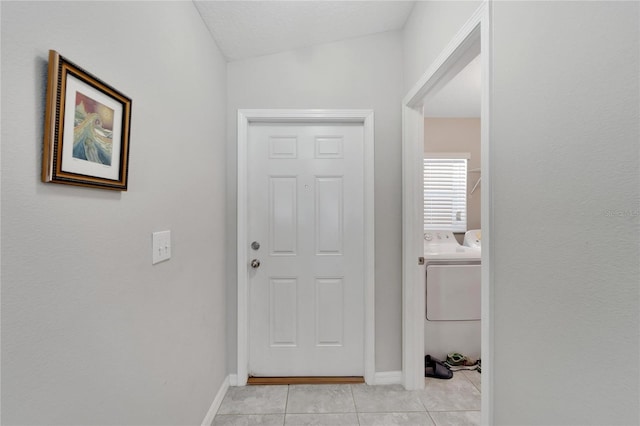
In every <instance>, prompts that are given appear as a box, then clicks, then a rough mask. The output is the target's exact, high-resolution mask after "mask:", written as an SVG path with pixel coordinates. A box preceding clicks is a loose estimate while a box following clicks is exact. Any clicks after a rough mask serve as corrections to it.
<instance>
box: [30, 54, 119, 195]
mask: <svg viewBox="0 0 640 426" xmlns="http://www.w3.org/2000/svg"><path fill="white" fill-rule="evenodd" d="M130 124H131V99H130V98H128V97H127V96H125V95H124V94H122V93H121V92H119V91H118V90H116V89H114V88H113V87H111V86H109V85H108V84H106V83H105V82H103V81H101V80H99V79H98V78H96V77H95V76H93V75H91V74H89V73H88V72H86V71H85V70H83V69H82V68H80V67H78V66H77V65H74V64H73V63H72V62H70V61H68V60H67V59H65V58H64V57H62V56H60V55H59V54H58V52H56V51H55V50H50V51H49V76H48V84H47V105H46V116H45V129H44V149H43V151H42V181H43V182H53V183H63V184H68V185H80V186H90V187H94V188H104V189H112V190H117V191H126V190H127V174H128V165H129V127H130Z"/></svg>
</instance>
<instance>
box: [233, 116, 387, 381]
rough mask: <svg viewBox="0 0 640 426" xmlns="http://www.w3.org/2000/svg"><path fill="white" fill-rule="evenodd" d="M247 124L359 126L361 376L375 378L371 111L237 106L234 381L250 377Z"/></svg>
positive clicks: (372, 132) (373, 205)
mask: <svg viewBox="0 0 640 426" xmlns="http://www.w3.org/2000/svg"><path fill="white" fill-rule="evenodd" d="M251 123H293V124H295V123H312V124H340V123H359V124H362V125H363V129H364V145H363V154H364V158H363V165H364V188H363V190H364V271H363V277H364V294H363V297H364V330H363V333H364V348H363V352H364V379H365V382H366V383H367V384H373V382H374V379H375V314H374V307H375V298H374V291H375V222H374V207H375V203H374V177H375V175H374V123H373V110H368V109H363V110H360V109H358V110H355V109H354V110H329V109H240V110H238V123H237V124H238V146H237V149H238V151H237V153H238V169H237V191H238V192H237V194H238V195H237V196H238V198H237V219H238V222H237V231H238V235H237V256H238V257H237V271H238V307H237V310H238V329H237V333H238V364H237V385H238V386H244V385H246V384H247V379H248V377H249V347H250V343H251V342H249V311H248V304H249V288H248V284H249V266H248V262H249V261H248V259H249V256H248V251H249V248H248V246H247V241H248V239H247V234H248V226H247V224H248V197H249V194H248V164H247V161H248V157H247V155H248V151H247V147H248V131H249V125H250V124H251Z"/></svg>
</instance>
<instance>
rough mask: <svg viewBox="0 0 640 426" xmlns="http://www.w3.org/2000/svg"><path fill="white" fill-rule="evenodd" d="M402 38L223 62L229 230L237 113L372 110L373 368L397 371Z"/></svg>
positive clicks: (231, 242)
mask: <svg viewBox="0 0 640 426" xmlns="http://www.w3.org/2000/svg"><path fill="white" fill-rule="evenodd" d="M401 67H402V39H401V34H400V33H399V32H389V33H382V34H378V35H374V36H369V37H363V38H358V39H352V40H347V41H342V42H337V43H330V44H324V45H321V46H316V47H310V48H304V49H300V50H296V51H291V52H286V53H280V54H275V55H269V56H263V57H259V58H255V59H248V60H243V61H238V62H231V63H229V65H228V68H227V70H228V76H229V92H228V98H229V103H228V121H227V123H228V126H229V127H228V130H229V131H228V134H229V137H228V144H229V145H228V146H229V149H228V151H227V160H228V163H227V164H228V165H229V166H228V169H227V170H228V173H227V179H228V186H227V191H228V201H227V209H228V215H227V217H228V219H229V222H228V226H227V228H228V229H229V230H235V227H236V222H235V217H236V215H235V205H236V169H235V164H236V117H237V110H238V109H242V108H355V109H373V110H374V112H375V198H376V199H375V206H376V207H375V216H376V218H375V233H376V254H375V261H376V283H375V292H376V294H375V299H376V303H375V313H376V324H375V326H376V371H399V370H400V369H401V368H402V366H401V300H400V297H401V283H402V280H401V267H400V262H401V220H402V219H401V198H400V196H401V176H400V152H401V143H400V140H401V138H400V133H401V129H400V125H401V123H400V121H401V117H400V99H401V97H402V71H401V70H402V68H401ZM235 238H236V236H235V233H232V232H230V233H229V235H228V238H227V246H228V250H229V257H228V268H227V271H228V275H229V281H228V283H229V284H228V289H227V305H228V311H227V324H228V335H229V343H228V360H229V371H230V372H235V371H236V358H237V354H236V347H237V343H236V324H237V322H236V309H235V307H236V303H237V300H236V294H237V293H236V292H237V289H236V284H235V283H236V265H235V262H236V259H235V250H236V240H235Z"/></svg>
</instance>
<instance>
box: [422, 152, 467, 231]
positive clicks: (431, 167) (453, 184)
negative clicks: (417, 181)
mask: <svg viewBox="0 0 640 426" xmlns="http://www.w3.org/2000/svg"><path fill="white" fill-rule="evenodd" d="M424 229H425V231H427V230H429V231H433V230H442V231H452V232H466V231H467V160H466V159H464V158H425V159H424Z"/></svg>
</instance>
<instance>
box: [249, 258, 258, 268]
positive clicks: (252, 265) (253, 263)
mask: <svg viewBox="0 0 640 426" xmlns="http://www.w3.org/2000/svg"><path fill="white" fill-rule="evenodd" d="M251 267H252V268H253V269H256V268H259V267H260V261H259V260H258V259H253V260H252V261H251Z"/></svg>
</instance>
